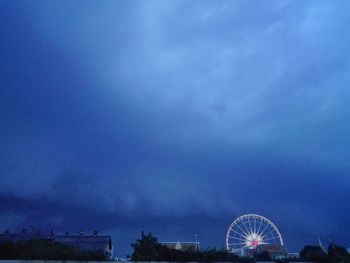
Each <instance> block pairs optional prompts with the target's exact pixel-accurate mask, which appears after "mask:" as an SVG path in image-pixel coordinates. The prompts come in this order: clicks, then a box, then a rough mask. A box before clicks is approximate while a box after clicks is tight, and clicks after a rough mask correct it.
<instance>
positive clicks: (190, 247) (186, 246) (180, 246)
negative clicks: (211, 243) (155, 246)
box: [161, 241, 200, 252]
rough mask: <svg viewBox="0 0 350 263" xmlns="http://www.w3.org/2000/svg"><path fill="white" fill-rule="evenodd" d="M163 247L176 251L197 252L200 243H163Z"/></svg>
mask: <svg viewBox="0 0 350 263" xmlns="http://www.w3.org/2000/svg"><path fill="white" fill-rule="evenodd" d="M161 244H162V245H164V246H166V247H167V248H170V249H176V250H181V251H193V252H195V251H197V250H198V249H199V248H200V246H199V242H180V241H177V242H161Z"/></svg>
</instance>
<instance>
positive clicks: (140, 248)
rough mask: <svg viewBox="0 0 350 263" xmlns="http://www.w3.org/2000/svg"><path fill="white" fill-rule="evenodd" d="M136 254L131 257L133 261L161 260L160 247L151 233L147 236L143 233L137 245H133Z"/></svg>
mask: <svg viewBox="0 0 350 263" xmlns="http://www.w3.org/2000/svg"><path fill="white" fill-rule="evenodd" d="M131 246H132V247H133V248H134V252H133V254H132V255H131V260H135V261H151V260H154V261H155V260H159V255H160V254H159V253H160V246H161V244H159V243H158V241H157V238H156V237H153V236H152V234H151V233H149V234H148V235H145V233H144V232H143V231H142V232H141V239H137V240H136V243H133V244H131Z"/></svg>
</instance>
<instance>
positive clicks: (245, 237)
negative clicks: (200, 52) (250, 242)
mask: <svg viewBox="0 0 350 263" xmlns="http://www.w3.org/2000/svg"><path fill="white" fill-rule="evenodd" d="M233 234H237V235H239V236H241V237H243V238H244V240H246V239H247V236H245V235H242V234H241V233H239V232H237V231H235V232H233Z"/></svg>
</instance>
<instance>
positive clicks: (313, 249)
mask: <svg viewBox="0 0 350 263" xmlns="http://www.w3.org/2000/svg"><path fill="white" fill-rule="evenodd" d="M300 259H302V260H304V261H316V262H329V258H328V255H327V254H326V253H325V252H324V251H323V250H322V248H321V247H319V246H305V247H304V248H303V249H302V250H301V251H300Z"/></svg>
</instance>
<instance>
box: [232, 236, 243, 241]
mask: <svg viewBox="0 0 350 263" xmlns="http://www.w3.org/2000/svg"><path fill="white" fill-rule="evenodd" d="M228 237H229V238H232V239H237V240H241V241H246V240H247V239H243V238H239V237H233V236H228Z"/></svg>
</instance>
